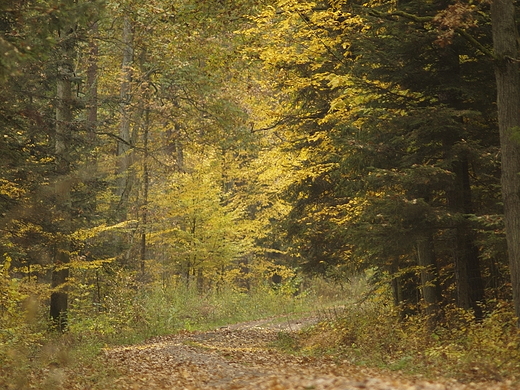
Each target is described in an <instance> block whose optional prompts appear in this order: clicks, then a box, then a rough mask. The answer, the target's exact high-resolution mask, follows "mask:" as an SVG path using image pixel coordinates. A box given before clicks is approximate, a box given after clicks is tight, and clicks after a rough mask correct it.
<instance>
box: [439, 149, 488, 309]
mask: <svg viewBox="0 0 520 390" xmlns="http://www.w3.org/2000/svg"><path fill="white" fill-rule="evenodd" d="M453 171H454V172H455V184H456V185H455V188H454V191H453V194H451V195H449V196H448V203H449V206H450V209H451V210H452V211H454V212H455V213H463V214H471V213H473V206H472V199H471V185H470V180H469V167H468V160H467V158H466V157H465V156H462V157H460V159H459V160H458V161H456V162H455V163H454V164H453ZM454 257H455V274H456V280H457V305H458V306H459V307H462V308H464V309H473V311H474V313H475V316H476V317H477V318H481V317H482V309H481V307H480V304H481V303H482V302H483V301H484V283H483V281H482V275H481V272H480V259H479V251H478V248H477V246H476V245H475V235H474V232H473V230H472V228H471V226H470V225H469V222H468V221H467V220H463V221H461V222H460V223H458V225H457V226H456V228H455V254H454Z"/></svg>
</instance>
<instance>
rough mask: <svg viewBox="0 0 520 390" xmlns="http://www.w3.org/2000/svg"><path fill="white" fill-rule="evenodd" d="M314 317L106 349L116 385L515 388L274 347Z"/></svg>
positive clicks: (280, 389)
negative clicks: (432, 378) (383, 369)
mask: <svg viewBox="0 0 520 390" xmlns="http://www.w3.org/2000/svg"><path fill="white" fill-rule="evenodd" d="M312 321H313V319H312V318H309V319H306V320H299V321H286V322H279V321H278V322H277V321H270V320H264V321H255V322H250V323H244V324H238V325H233V326H229V327H224V328H220V329H217V330H214V331H209V332H200V333H185V334H180V335H175V336H168V337H159V338H155V339H152V340H150V341H149V342H147V343H145V344H140V345H136V346H130V347H119V348H115V349H110V350H107V351H106V356H107V359H109V361H110V363H111V364H115V365H116V366H117V367H118V368H119V369H120V370H121V372H122V373H123V375H122V376H121V377H120V378H119V379H117V380H116V381H115V383H114V387H113V389H121V390H123V389H150V390H155V389H179V390H181V389H189V390H194V389H200V390H205V389H251V390H253V389H255V390H264V389H265V390H284V389H299V390H304V389H316V390H325V389H326V390H328V389H342V390H361V389H364V390H419V389H422V390H469V389H478V390H496V389H513V387H510V386H508V385H507V384H504V383H480V384H467V385H463V384H459V383H456V382H450V381H444V382H440V383H431V382H426V381H423V382H414V381H410V380H406V379H403V378H400V377H399V375H398V374H395V375H393V376H390V375H389V374H382V373H378V372H377V371H374V370H369V369H364V368H362V367H358V366H352V365H350V364H347V363H343V364H337V363H335V362H333V361H332V360H327V359H315V358H309V357H294V356H288V355H284V354H282V353H279V352H277V351H276V350H275V349H274V348H272V343H273V341H275V340H276V338H277V336H278V334H279V332H280V331H285V332H292V331H296V330H298V329H299V328H301V327H302V326H303V325H306V324H308V323H310V322H312Z"/></svg>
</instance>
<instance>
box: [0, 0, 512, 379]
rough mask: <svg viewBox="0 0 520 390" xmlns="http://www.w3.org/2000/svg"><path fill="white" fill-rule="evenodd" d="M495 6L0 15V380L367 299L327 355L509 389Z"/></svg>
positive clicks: (115, 9)
mask: <svg viewBox="0 0 520 390" xmlns="http://www.w3.org/2000/svg"><path fill="white" fill-rule="evenodd" d="M517 6H518V4H517V3H516V2H513V1H508V0H495V1H493V2H492V3H491V4H490V2H489V1H457V2H450V1H437V0H431V1H415V0H409V1H400V2H395V1H377V2H376V1H343V0H335V1H332V0H331V1H324V2H312V1H268V0H265V1H261V0H258V1H255V0H243V1H241V0H222V1H215V2H199V1H193V0H155V1H149V2H146V4H142V3H141V2H138V1H131V0H128V1H111V0H104V1H101V0H99V1H97V0H92V1H87V0H63V1H57V0H56V1H55V0H23V1H11V2H10V1H7V2H6V1H4V2H2V3H1V4H0V11H1V14H0V31H1V35H0V47H1V54H2V55H1V56H0V85H1V89H0V99H1V108H0V124H1V129H2V136H1V137H0V151H1V154H2V161H1V164H2V170H1V172H0V231H1V235H0V246H1V250H0V254H1V258H2V273H1V275H0V299H1V300H0V362H1V363H2V366H3V367H7V368H14V367H19V366H21V362H25V363H24V364H27V365H30V364H31V363H30V361H31V356H34V355H35V354H38V352H35V351H36V350H38V348H39V347H38V346H45V345H48V344H47V343H48V341H49V340H50V339H52V338H54V337H58V338H60V337H65V336H57V335H56V334H55V332H56V333H58V334H61V333H66V334H68V335H73V339H77V338H80V339H82V340H90V342H92V343H94V341H93V340H98V341H99V340H101V342H102V343H103V342H107V340H115V339H119V340H128V339H129V336H130V335H134V336H135V335H138V337H147V336H151V335H156V334H161V333H168V332H174V331H176V330H179V329H185V328H188V329H189V328H191V327H194V326H197V324H200V323H202V322H205V323H213V324H216V323H218V322H219V321H226V320H227V321H229V320H230V319H234V320H240V319H247V318H249V317H250V316H251V315H267V314H275V313H276V312H277V310H278V313H280V312H288V311H292V310H295V308H296V307H297V306H298V305H299V307H300V309H301V310H303V309H304V304H303V303H302V302H303V301H305V299H309V297H310V296H311V295H312V296H313V297H314V296H315V295H316V294H317V292H318V290H319V291H322V292H323V291H324V290H327V294H326V295H328V296H329V297H333V298H334V299H346V298H349V297H348V295H349V292H348V291H349V289H348V285H349V283H350V281H352V280H354V279H355V278H356V277H358V276H359V275H365V277H366V278H368V279H369V280H368V283H369V285H370V287H369V288H368V291H367V292H366V294H365V295H364V296H363V298H362V300H361V301H360V302H361V303H359V305H366V304H368V303H367V302H369V303H370V304H371V305H373V306H370V307H371V309H370V310H374V311H373V312H372V311H371V312H370V313H368V312H369V311H370V310H368V309H367V310H365V309H363V310H365V311H364V312H363V313H362V314H359V313H358V314H359V315H357V317H356V316H354V317H355V318H354V317H352V318H350V320H349V321H350V323H351V325H348V324H347V323H348V321H344V322H343V328H341V327H340V328H341V329H342V331H344V332H351V333H352V332H354V330H353V329H354V328H355V329H357V331H358V332H359V333H357V334H356V335H355V338H356V340H358V341H356V342H353V341H352V340H350V339H349V338H346V339H343V340H344V344H345V346H346V347H352V346H354V347H353V348H354V349H353V350H356V351H358V352H359V341H362V340H364V341H365V342H366V343H367V344H370V342H369V341H368V338H367V339H363V337H365V336H367V335H363V334H362V329H366V330H367V332H368V330H371V331H372V336H374V329H375V328H376V327H377V324H380V325H381V328H380V332H381V337H380V339H378V340H385V339H386V340H387V341H388V340H391V341H388V342H389V343H391V345H390V346H388V345H383V346H382V345H378V348H383V349H384V348H387V349H388V351H387V353H388V354H398V355H399V354H400V355H399V356H400V357H399V358H397V360H396V361H397V362H398V363H399V362H400V363H399V364H398V365H405V364H406V362H407V361H408V360H409V359H408V357H409V355H410V353H412V352H410V351H411V350H412V349H414V348H415V351H416V352H417V351H419V349H420V347H419V346H418V345H417V340H421V342H424V338H425V337H426V338H427V339H428V340H429V342H431V343H432V344H431V345H429V347H430V350H429V351H430V352H429V354H423V355H424V359H426V360H425V365H427V364H431V360H432V359H436V358H439V359H444V360H447V361H451V362H452V363H457V362H458V363H460V361H461V359H467V361H466V363H467V364H468V367H470V366H471V367H473V368H474V364H475V363H474V361H475V359H477V358H479V357H480V358H481V359H483V356H486V359H488V358H489V360H485V363H483V366H485V367H486V368H485V370H484V369H482V368H480V370H481V372H482V370H484V371H485V372H487V373H488V374H489V372H492V373H493V375H498V376H501V375H512V374H511V373H514V372H518V369H519V367H520V358H519V356H518V347H519V339H518V334H517V333H518V332H517V322H516V321H517V320H516V318H517V316H518V314H520V267H519V263H520V233H519V232H520V226H518V224H519V223H520V222H519V221H520V209H519V208H520V200H519V199H518V197H519V194H520V191H519V188H520V178H519V177H518V172H519V171H520V153H519V149H518V146H519V142H520V137H519V135H518V129H519V128H520V113H519V110H518V107H520V85H519V84H520V79H519V76H518V75H519V72H518V63H519V61H518V47H517V45H518V42H517V40H516V37H517V35H516V25H517V23H518V22H517V20H516V19H515V17H514V15H515V12H514V11H515V7H517ZM497 96H498V98H497ZM327 283H328V285H327V286H325V285H326V284H327ZM320 286H321V287H320ZM224 296H225V297H226V299H220V300H219V298H218V297H224ZM252 308H254V309H255V310H252ZM222 313H224V315H223V314H222ZM363 315H364V316H365V317H363ZM356 318H357V319H356ZM360 318H364V320H363V321H366V322H364V323H362V324H361V325H362V326H357V325H360V323H359V321H361V320H360ZM356 321H357V322H356ZM352 324H357V325H356V326H353V325H352ZM396 324H398V326H397V328H396V327H395V326H396ZM348 326H351V328H349V329H347V328H346V327H348ZM395 329H401V333H400V334H399V335H397V333H396V334H393V335H392V337H391V338H390V339H389V338H388V333H387V332H388V331H391V330H395ZM321 331H322V332H325V331H326V330H325V329H321ZM468 332H469V333H468ZM375 334H378V332H376V333H375ZM468 335H472V336H471V337H470V336H468ZM351 336H352V335H351ZM352 337H354V336H352ZM367 337H368V336H367ZM414 337H415V338H414ZM490 338H491V339H492V340H493V341H494V344H493V345H489V344H490V343H489V342H487V343H486V341H485V340H486V339H487V340H489V339H490ZM347 339H348V340H350V341H348V342H347V341H345V340H347ZM413 340H415V341H413ZM439 340H440V341H439ZM446 340H448V341H446ZM441 341H442V342H446V343H444V344H443V343H442V342H441ZM372 343H374V341H372ZM392 343H393V344H392ZM407 343H409V344H407ZM412 344H413V345H414V346H412ZM356 345H357V346H356ZM427 346H428V343H426V347H427ZM468 346H471V347H468ZM424 347H425V345H423V346H421V348H424ZM356 348H357V349H356ZM394 348H395V350H394ZM406 348H409V350H408V352H406V351H405V352H403V350H406ZM468 348H469V350H471V351H472V353H473V355H471V356H470V357H468V355H465V353H466V351H467V350H468ZM39 350H40V351H41V348H40V349H39ZM367 350H368V349H367ZM20 351H22V352H20ZM423 352H424V350H423ZM53 353H54V352H53ZM418 353H420V351H419V352H418ZM426 355H427V356H426ZM22 356H23V358H22ZM497 356H502V357H503V359H502V360H500V359H501V358H499V357H497ZM24 359H26V360H24ZM403 359H404V360H403ZM428 359H430V360H428ZM493 359H495V360H496V359H499V360H496V361H493ZM427 360H428V361H427ZM486 370H487V371H486ZM490 370H491V371H490ZM506 373H509V374H506ZM489 375H491V374H489Z"/></svg>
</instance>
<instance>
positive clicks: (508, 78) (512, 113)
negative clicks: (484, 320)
mask: <svg viewBox="0 0 520 390" xmlns="http://www.w3.org/2000/svg"><path fill="white" fill-rule="evenodd" d="M491 20H492V28H493V48H494V54H495V56H496V63H495V77H496V83H497V108H498V126H499V130H500V147H501V155H502V177H501V184H502V198H503V202H504V222H505V230H506V238H507V251H508V256H509V267H510V271H511V285H512V289H513V300H514V307H515V312H516V315H517V316H518V317H520V144H519V142H518V140H517V139H515V137H514V133H515V132H516V133H518V132H519V131H520V75H519V70H520V69H519V62H518V32H517V29H516V24H515V7H514V4H513V1H512V0H493V1H492V2H491ZM519 325H520V324H519Z"/></svg>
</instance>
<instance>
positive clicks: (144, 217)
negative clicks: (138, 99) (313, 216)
mask: <svg viewBox="0 0 520 390" xmlns="http://www.w3.org/2000/svg"><path fill="white" fill-rule="evenodd" d="M149 125H150V111H149V109H148V108H147V109H146V112H145V117H144V129H143V200H142V206H141V229H142V230H141V256H140V257H141V274H142V275H144V274H145V263H146V230H147V224H148V190H149V186H150V175H149V171H148V168H149V167H148V133H149Z"/></svg>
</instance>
